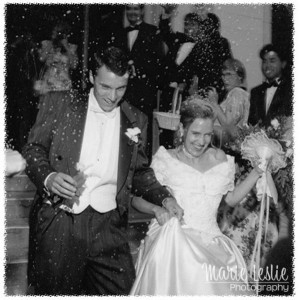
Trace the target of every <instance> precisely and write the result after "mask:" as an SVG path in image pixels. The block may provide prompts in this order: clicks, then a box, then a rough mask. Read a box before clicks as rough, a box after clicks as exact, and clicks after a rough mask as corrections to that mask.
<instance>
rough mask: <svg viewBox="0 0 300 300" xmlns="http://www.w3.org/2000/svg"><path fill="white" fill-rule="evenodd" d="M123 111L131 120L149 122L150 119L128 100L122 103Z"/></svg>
mask: <svg viewBox="0 0 300 300" xmlns="http://www.w3.org/2000/svg"><path fill="white" fill-rule="evenodd" d="M121 109H122V110H123V111H124V113H125V114H126V115H127V117H128V118H129V119H137V120H147V119H148V117H147V115H146V114H145V113H143V112H142V111H140V110H139V109H138V108H137V107H135V106H134V105H132V104H130V103H129V102H127V101H126V100H125V101H123V102H122V104H121Z"/></svg>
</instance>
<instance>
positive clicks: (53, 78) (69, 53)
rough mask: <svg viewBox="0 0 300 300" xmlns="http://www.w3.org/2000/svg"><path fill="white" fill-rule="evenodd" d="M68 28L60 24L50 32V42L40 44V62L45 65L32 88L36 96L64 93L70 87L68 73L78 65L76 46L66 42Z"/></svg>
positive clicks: (45, 41)
mask: <svg viewBox="0 0 300 300" xmlns="http://www.w3.org/2000/svg"><path fill="white" fill-rule="evenodd" d="M69 36H70V26H69V25H68V24H67V23H65V22H60V23H58V24H57V25H55V26H54V28H53V30H52V35H51V40H44V41H42V42H41V48H40V49H39V58H40V61H41V62H43V63H44V64H45V73H44V74H43V77H42V78H41V79H40V80H37V81H36V83H35V86H34V89H35V91H36V92H37V93H38V94H45V93H47V92H50V91H65V90H69V89H70V88H71V87H72V80H71V74H70V72H71V71H72V70H74V69H76V67H77V65H78V56H77V45H74V44H71V43H69V41H68V38H69Z"/></svg>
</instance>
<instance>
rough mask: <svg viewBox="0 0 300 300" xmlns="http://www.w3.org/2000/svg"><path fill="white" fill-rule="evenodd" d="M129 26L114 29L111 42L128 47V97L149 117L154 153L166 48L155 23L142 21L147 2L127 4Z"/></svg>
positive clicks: (150, 141)
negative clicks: (154, 119)
mask: <svg viewBox="0 0 300 300" xmlns="http://www.w3.org/2000/svg"><path fill="white" fill-rule="evenodd" d="M125 13H126V17H127V20H128V22H129V26H128V27H126V28H120V29H119V30H118V31H113V32H111V38H110V41H109V43H111V44H112V45H114V46H117V47H120V48H122V49H124V50H125V51H127V53H128V59H129V64H130V66H131V72H130V78H129V81H128V86H127V90H126V95H125V97H126V99H127V100H128V102H129V103H130V104H133V105H134V106H136V107H137V108H138V109H139V110H141V111H142V112H143V113H145V114H146V115H147V116H148V118H149V126H148V137H149V138H148V145H147V148H146V153H147V155H148V157H149V158H151V157H152V152H151V148H152V140H151V138H152V114H153V109H154V108H155V106H156V99H157V90H158V87H159V84H160V80H161V79H160V78H161V73H162V58H163V56H164V48H163V42H162V38H161V35H160V33H159V30H158V28H157V27H156V26H154V25H151V24H148V23H145V22H144V21H143V16H144V5H143V4H130V5H126V6H125Z"/></svg>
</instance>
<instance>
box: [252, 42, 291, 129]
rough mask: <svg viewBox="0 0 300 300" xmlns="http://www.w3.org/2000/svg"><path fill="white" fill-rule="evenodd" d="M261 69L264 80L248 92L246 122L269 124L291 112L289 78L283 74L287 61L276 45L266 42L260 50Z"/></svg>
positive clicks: (289, 114)
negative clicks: (248, 106)
mask: <svg viewBox="0 0 300 300" xmlns="http://www.w3.org/2000/svg"><path fill="white" fill-rule="evenodd" d="M259 55H260V58H261V60H262V64H261V69H262V72H263V75H264V76H265V78H266V81H265V82H264V83H262V84H260V85H259V86H257V87H254V88H253V89H252V90H251V93H250V113H249V119H248V122H249V123H250V124H251V125H255V124H257V123H258V122H260V123H261V124H262V125H269V124H270V121H271V120H272V119H273V118H274V117H276V116H280V115H284V116H291V115H292V113H293V100H292V99H293V90H292V84H291V80H290V78H287V77H286V76H285V74H284V69H285V67H286V64H287V61H286V58H285V55H284V53H283V51H282V49H280V48H279V47H278V46H276V45H272V44H268V45H265V46H264V47H263V48H262V49H261V51H260V54H259Z"/></svg>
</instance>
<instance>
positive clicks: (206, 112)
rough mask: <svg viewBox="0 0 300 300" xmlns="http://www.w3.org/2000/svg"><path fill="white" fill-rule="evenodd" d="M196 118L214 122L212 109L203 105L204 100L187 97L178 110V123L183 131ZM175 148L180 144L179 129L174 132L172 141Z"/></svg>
mask: <svg viewBox="0 0 300 300" xmlns="http://www.w3.org/2000/svg"><path fill="white" fill-rule="evenodd" d="M198 118H201V119H211V120H214V118H215V115H214V112H213V110H212V108H211V107H210V106H208V105H205V100H202V99H201V98H199V97H197V95H195V96H191V97H189V98H188V99H187V100H186V101H184V102H183V103H182V105H181V109H180V122H181V123H182V126H183V128H184V129H188V128H189V126H190V125H191V124H192V123H193V122H194V121H195V120H196V119H198ZM174 144H175V146H179V145H180V144H182V136H181V132H180V128H178V130H177V131H176V132H175V139H174Z"/></svg>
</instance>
